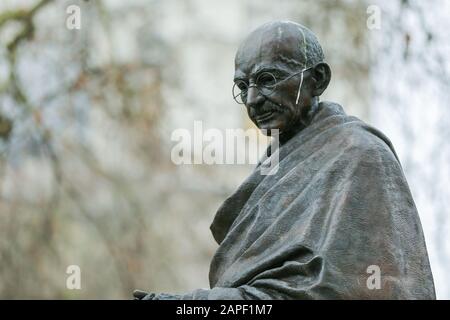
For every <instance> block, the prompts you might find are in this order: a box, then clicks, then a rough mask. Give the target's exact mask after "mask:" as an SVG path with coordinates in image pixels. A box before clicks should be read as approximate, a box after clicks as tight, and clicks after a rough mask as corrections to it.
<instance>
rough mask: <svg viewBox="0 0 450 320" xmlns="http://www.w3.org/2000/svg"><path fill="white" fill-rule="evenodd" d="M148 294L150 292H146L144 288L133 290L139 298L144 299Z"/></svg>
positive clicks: (134, 294)
mask: <svg viewBox="0 0 450 320" xmlns="http://www.w3.org/2000/svg"><path fill="white" fill-rule="evenodd" d="M146 295H148V292H145V291H142V290H134V291H133V296H134V297H135V298H136V299H138V300H142V299H143V298H144V297H145V296H146Z"/></svg>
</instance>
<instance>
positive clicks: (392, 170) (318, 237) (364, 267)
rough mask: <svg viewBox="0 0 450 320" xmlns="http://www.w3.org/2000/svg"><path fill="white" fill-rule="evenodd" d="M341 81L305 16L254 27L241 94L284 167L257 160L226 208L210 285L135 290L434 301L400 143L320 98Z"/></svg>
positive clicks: (236, 93) (219, 218) (237, 90)
mask: <svg viewBox="0 0 450 320" xmlns="http://www.w3.org/2000/svg"><path fill="white" fill-rule="evenodd" d="M330 79H331V71H330V67H329V65H328V64H327V63H326V62H325V61H324V55H323V52H322V48H321V46H320V44H319V42H318V40H317V38H316V37H315V36H314V34H313V33H312V32H311V31H310V30H309V29H307V28H305V27H304V26H302V25H299V24H296V23H293V22H288V21H281V22H271V23H267V24H264V25H263V26H261V27H259V28H258V29H256V30H255V31H253V32H252V33H251V34H250V35H249V36H248V37H247V39H246V40H245V41H244V42H243V44H242V45H241V46H240V48H239V50H238V52H237V54H236V59H235V78H234V87H233V97H234V98H235V99H236V101H237V102H238V103H242V104H244V105H245V107H246V109H247V112H248V116H249V117H250V119H251V120H252V121H253V122H254V123H255V124H256V126H258V128H260V129H268V130H271V129H278V130H279V141H280V147H279V150H278V151H279V168H278V171H277V172H276V173H275V174H273V175H262V174H261V172H260V170H261V166H260V165H258V166H257V167H256V168H255V170H254V171H253V172H252V173H251V175H250V176H249V177H248V178H247V179H246V180H245V181H244V182H243V183H242V184H241V186H239V188H238V189H237V190H236V191H235V192H234V193H233V194H232V195H231V196H230V197H229V198H228V199H226V200H225V202H224V203H223V204H222V206H221V207H220V208H219V210H218V212H217V213H216V216H215V218H214V221H213V223H212V225H211V231H212V233H213V236H214V238H215V240H216V241H217V243H218V244H219V247H218V249H217V252H216V253H215V255H214V257H213V260H212V262H211V267H210V274H209V279H210V286H211V289H197V290H194V291H192V292H189V293H186V294H153V293H152V294H147V293H145V292H142V291H136V292H135V293H134V296H135V298H136V299H144V300H149V299H155V300H157V299H435V292H434V284H433V278H432V274H431V269H430V265H429V261H428V255H427V250H426V246H425V240H424V236H423V232H422V227H421V224H420V220H419V216H418V213H417V210H416V207H415V204H414V201H413V198H412V196H411V192H410V190H409V187H408V184H407V182H406V179H405V177H404V175H403V171H402V168H401V165H400V162H399V160H398V158H397V155H396V153H395V151H394V148H393V146H392V144H391V142H390V141H389V139H388V138H387V137H386V136H385V135H384V134H383V133H381V132H380V131H378V130H377V129H375V128H373V127H371V126H369V125H367V124H366V123H364V122H362V121H361V120H359V119H358V118H356V117H352V116H348V115H346V114H345V112H344V111H343V109H342V107H341V106H340V105H338V104H336V103H332V102H325V101H324V102H320V101H319V96H320V95H321V94H322V93H323V92H324V91H325V89H326V88H327V86H328V84H329V82H330ZM270 156H271V153H270V150H269V152H268V153H267V155H266V156H265V157H266V158H268V157H270ZM263 160H264V159H262V160H261V161H263ZM377 277H378V278H377Z"/></svg>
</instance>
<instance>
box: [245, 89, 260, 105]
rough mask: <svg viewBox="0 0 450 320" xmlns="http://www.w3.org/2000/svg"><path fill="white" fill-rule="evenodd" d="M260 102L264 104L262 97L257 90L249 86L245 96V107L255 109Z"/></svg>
mask: <svg viewBox="0 0 450 320" xmlns="http://www.w3.org/2000/svg"><path fill="white" fill-rule="evenodd" d="M262 102H264V96H263V95H262V94H261V93H260V92H259V90H258V88H256V87H254V86H250V87H249V88H248V94H247V103H246V104H247V107H249V108H252V109H257V108H258V107H259V106H260V105H261V104H262Z"/></svg>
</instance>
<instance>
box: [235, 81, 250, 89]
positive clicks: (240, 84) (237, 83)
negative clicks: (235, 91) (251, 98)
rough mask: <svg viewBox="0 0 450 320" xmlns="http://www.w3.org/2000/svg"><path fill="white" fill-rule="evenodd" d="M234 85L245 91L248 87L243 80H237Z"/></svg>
mask: <svg viewBox="0 0 450 320" xmlns="http://www.w3.org/2000/svg"><path fill="white" fill-rule="evenodd" d="M236 85H237V87H238V88H239V89H240V90H241V91H247V89H248V85H247V83H246V82H245V81H237V82H236Z"/></svg>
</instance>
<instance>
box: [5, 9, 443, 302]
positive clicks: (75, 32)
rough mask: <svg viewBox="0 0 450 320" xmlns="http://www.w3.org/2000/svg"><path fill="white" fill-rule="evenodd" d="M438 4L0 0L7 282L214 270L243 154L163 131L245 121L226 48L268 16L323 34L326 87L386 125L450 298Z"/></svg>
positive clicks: (112, 294) (189, 275)
mask: <svg viewBox="0 0 450 320" xmlns="http://www.w3.org/2000/svg"><path fill="white" fill-rule="evenodd" d="M70 5H76V6H78V7H79V8H80V13H81V19H80V21H81V28H80V29H68V28H67V27H66V22H67V19H68V17H69V13H67V11H66V10H67V8H68V6H70ZM449 14H450V3H449V2H448V1H445V0H441V1H439V0H434V1H426V2H425V1H418V0H417V1H413V0H374V1H356V0H354V1H351V0H346V1H332V0H329V1H325V0H322V1H318V0H305V1H294V0H278V1H256V0H230V1H206V0H187V1H175V0H164V1H162V0H159V1H157V0H153V1H149V0H133V1H119V0H114V1H113V0H103V1H100V0H91V1H76V0H64V1H51V0H33V1H32V0H2V1H1V2H0V298H3V299H16V298H26V299H28V298H43V299H47V298H62V299H65V298H74V299H77V298H87V299H91V298H102V299H109V298H125V299H129V298H131V292H132V290H133V289H135V288H141V289H147V290H150V291H154V292H184V291H188V290H191V289H196V288H200V287H208V268H209V261H210V259H211V257H212V255H213V253H214V251H215V249H216V244H215V243H214V241H213V239H212V236H211V235H210V232H209V225H210V222H211V221H212V218H213V216H214V214H215V211H216V209H217V208H218V206H219V205H220V204H221V202H222V201H223V200H224V199H225V198H226V197H227V196H228V195H229V194H230V193H231V192H232V191H233V190H234V189H235V188H236V187H237V186H238V185H239V183H240V182H241V181H242V180H243V179H244V178H245V177H246V175H247V174H248V173H249V171H250V170H251V169H252V166H251V165H240V166H233V165H181V166H176V165H175V164H173V162H172V161H171V158H170V153H171V148H172V147H173V145H174V142H173V141H171V133H172V132H173V131H174V130H176V129H178V128H186V129H188V130H190V131H191V130H192V128H193V122H194V120H201V121H203V127H204V128H205V129H207V128H218V129H220V130H224V129H226V128H250V127H251V126H252V125H251V123H250V122H249V120H248V119H247V116H246V114H245V112H244V109H243V108H242V106H239V105H237V104H235V102H234V101H233V99H232V96H231V86H232V78H233V72H234V54H235V51H236V49H237V47H238V45H239V43H240V41H242V40H243V38H244V37H245V36H246V35H247V34H248V33H249V32H250V31H251V30H253V29H255V28H256V27H258V26H259V25H260V24H262V23H265V22H267V21H271V20H278V19H282V20H292V21H295V22H300V23H302V24H304V25H306V26H307V27H309V28H310V29H311V30H313V31H314V32H315V33H316V34H317V36H318V38H319V40H320V42H321V43H322V45H323V47H324V50H325V55H326V59H327V62H328V63H329V64H330V65H331V68H332V72H333V77H332V81H331V84H330V86H329V89H328V90H327V92H326V94H325V96H324V97H323V99H325V100H333V101H335V102H338V103H341V104H342V105H343V106H344V108H345V110H346V111H347V112H348V113H349V114H353V115H356V116H358V117H360V118H362V119H363V120H365V121H367V122H369V123H370V124H373V125H375V126H376V127H378V128H379V129H381V130H382V131H383V132H384V133H386V134H387V135H388V137H390V139H391V140H392V141H393V143H394V146H395V147H396V149H397V152H398V154H399V156H400V158H401V161H402V165H403V168H404V171H405V174H406V176H407V179H408V182H409V184H410V188H411V191H412V193H413V196H414V199H415V201H416V205H417V207H418V210H419V213H420V217H421V220H422V225H423V229H424V232H425V236H426V241H427V246H428V250H429V256H430V261H431V266H432V270H433V274H434V280H435V285H436V290H437V296H438V298H447V299H448V298H450V286H449V284H450V276H449V275H448V272H450V218H449V210H450V209H449V207H450V181H449V180H450V170H449V163H450V147H449V142H448V140H449V139H450V105H449V103H448V101H449V100H450V90H449V89H450V63H449V57H450V43H449V38H448V34H447V31H448V30H449V29H450V20H449V19H448V15H449ZM69 265H78V266H79V267H80V269H81V276H82V277H81V289H80V290H69V289H68V288H67V287H66V279H67V277H68V274H66V269H67V266H69Z"/></svg>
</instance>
